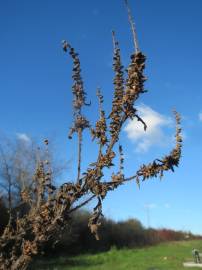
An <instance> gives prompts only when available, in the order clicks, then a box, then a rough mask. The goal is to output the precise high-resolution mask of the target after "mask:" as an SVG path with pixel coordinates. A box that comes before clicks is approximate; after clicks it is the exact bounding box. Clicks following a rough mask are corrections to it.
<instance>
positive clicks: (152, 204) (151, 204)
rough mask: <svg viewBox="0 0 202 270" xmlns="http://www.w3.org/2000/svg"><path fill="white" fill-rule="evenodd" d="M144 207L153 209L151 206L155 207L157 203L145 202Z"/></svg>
mask: <svg viewBox="0 0 202 270" xmlns="http://www.w3.org/2000/svg"><path fill="white" fill-rule="evenodd" d="M144 207H145V208H147V209H153V208H156V207H157V205H156V204H155V203H147V204H145V205H144Z"/></svg>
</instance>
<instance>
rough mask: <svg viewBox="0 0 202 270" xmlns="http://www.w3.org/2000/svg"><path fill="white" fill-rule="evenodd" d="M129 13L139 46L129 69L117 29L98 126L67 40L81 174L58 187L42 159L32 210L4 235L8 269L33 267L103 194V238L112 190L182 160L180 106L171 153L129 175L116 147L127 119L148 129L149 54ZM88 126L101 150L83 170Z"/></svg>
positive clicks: (24, 194)
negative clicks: (144, 108)
mask: <svg viewBox="0 0 202 270" xmlns="http://www.w3.org/2000/svg"><path fill="white" fill-rule="evenodd" d="M126 4H127V2H126ZM127 7H128V5H127ZM128 14H129V21H130V24H131V28H132V33H133V39H134V47H135V50H134V52H133V53H132V55H131V58H130V64H129V66H128V67H127V72H126V74H125V72H124V68H123V65H122V62H121V53H120V48H119V44H118V42H117V41H116V40H115V33H114V32H113V34H112V35H113V45H114V57H113V60H114V64H113V69H114V72H115V76H114V97H113V100H112V109H111V112H110V113H109V116H108V117H106V115H107V114H106V112H105V111H104V109H103V106H102V105H103V96H102V94H101V90H100V89H98V90H97V97H98V101H99V119H98V120H97V121H96V123H95V126H94V127H93V126H92V125H90V121H89V120H88V119H86V117H85V115H84V114H83V108H84V106H90V104H88V103H87V102H86V93H85V91H84V83H83V79H82V76H81V66H80V60H79V55H78V53H77V52H76V51H75V49H74V48H73V47H72V46H71V45H70V44H69V43H68V42H67V41H63V43H62V44H63V50H64V52H65V53H69V54H70V56H71V57H72V60H73V75H72V79H73V82H74V83H73V86H72V93H73V110H74V114H73V117H74V119H73V124H72V127H71V129H70V133H69V138H70V139H71V138H72V136H73V135H76V136H77V137H78V147H77V148H78V165H77V178H76V179H75V180H72V182H67V183H64V184H62V185H61V186H60V187H56V186H55V185H53V181H52V180H53V179H52V170H51V164H50V161H49V160H38V162H37V168H36V172H35V175H34V177H33V187H34V192H30V190H29V189H26V188H25V189H22V190H21V201H22V204H26V205H27V206H28V210H27V212H26V214H24V215H20V214H16V216H14V215H13V214H12V212H11V213H10V218H9V222H8V225H7V226H6V228H5V230H4V232H3V234H2V235H1V238H0V269H2V270H5V269H12V270H16V269H19V270H23V269H27V267H28V265H29V263H30V262H31V260H32V258H33V257H34V256H36V255H38V254H40V253H42V252H43V248H44V245H45V243H47V242H50V241H51V242H52V243H55V242H57V241H58V239H59V236H60V235H61V234H62V231H63V230H65V229H66V228H67V227H68V223H69V220H70V218H71V213H72V212H74V211H76V210H77V209H79V208H81V207H82V206H84V205H86V204H87V203H88V202H90V201H91V200H93V199H97V203H96V205H95V207H94V210H93V213H92V215H91V217H90V219H89V223H88V225H89V228H90V230H91V232H92V233H93V234H94V235H95V237H96V239H99V234H98V229H99V226H100V225H101V217H102V202H103V200H104V198H105V197H106V195H107V193H108V192H109V191H112V190H114V189H116V188H118V187H119V186H120V185H122V184H124V183H125V182H127V181H131V180H135V181H136V182H137V183H138V185H139V184H140V182H141V181H144V180H146V179H149V178H151V177H157V176H160V177H162V176H163V173H164V172H165V171H169V170H171V171H173V170H174V167H176V166H178V163H179V159H180V155H181V142H182V139H181V128H180V116H179V114H178V113H177V112H174V114H175V119H176V135H175V137H176V145H175V147H174V149H173V150H172V151H171V152H170V154H169V155H166V156H165V157H163V158H161V159H155V160H154V161H153V162H151V163H149V164H148V165H146V164H144V165H142V166H141V167H140V168H139V169H138V170H137V171H136V172H134V174H133V175H132V176H125V174H124V166H123V163H124V155H123V149H122V146H121V145H119V147H118V151H116V150H115V149H116V145H117V144H118V142H119V136H120V132H121V130H122V128H123V125H124V123H125V122H126V121H127V120H129V119H130V120H132V119H134V118H136V119H137V120H138V121H140V122H141V123H142V124H143V128H144V129H145V131H146V128H147V126H146V123H145V122H144V120H143V119H142V118H141V117H140V116H139V115H138V111H137V108H136V101H137V100H138V98H139V97H140V95H141V94H143V93H144V92H145V90H144V82H145V80H146V77H145V76H144V74H143V72H144V68H145V60H146V57H145V56H144V54H143V53H142V52H141V51H140V49H139V47H138V45H137V44H138V42H137V35H136V31H135V25H134V23H133V21H132V16H131V13H130V9H129V8H128ZM125 77H126V78H125ZM85 129H89V130H90V132H91V135H92V139H93V140H95V141H96V142H97V143H98V144H99V151H98V153H97V158H96V160H95V161H94V162H93V163H91V164H90V165H89V166H88V168H87V170H86V171H84V172H82V171H81V163H82V139H83V131H84V130H85ZM44 143H45V146H46V147H47V151H48V144H49V142H48V140H45V141H44ZM117 155H118V156H119V160H120V161H119V169H118V172H113V173H112V174H111V177H110V178H109V179H105V176H104V173H103V170H104V169H106V168H109V169H111V168H112V166H113V162H114V159H115V157H116V156H117ZM81 199H83V201H82V202H80V200H81Z"/></svg>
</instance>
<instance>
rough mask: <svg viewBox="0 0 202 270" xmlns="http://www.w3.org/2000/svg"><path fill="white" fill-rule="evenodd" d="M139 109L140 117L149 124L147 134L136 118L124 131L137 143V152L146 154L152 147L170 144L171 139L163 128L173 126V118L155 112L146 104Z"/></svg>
mask: <svg viewBox="0 0 202 270" xmlns="http://www.w3.org/2000/svg"><path fill="white" fill-rule="evenodd" d="M137 109H138V112H139V115H140V117H141V118H142V119H143V120H144V121H145V123H146V124H147V130H146V132H145V131H144V128H143V125H142V123H140V122H138V121H137V119H135V118H134V119H133V120H130V121H129V122H128V124H127V125H126V127H125V129H124V131H125V132H126V133H127V136H128V138H129V139H130V140H131V141H133V142H135V143H136V151H137V152H146V151H148V150H149V148H150V147H151V146H154V145H157V146H163V145H165V144H166V143H168V141H169V140H170V138H168V136H167V135H166V134H165V133H164V131H163V127H169V126H171V124H172V120H171V118H170V117H167V116H164V115H162V114H160V113H158V112H156V111H154V110H153V109H151V108H150V107H149V106H146V105H144V104H141V105H140V106H138V107H137Z"/></svg>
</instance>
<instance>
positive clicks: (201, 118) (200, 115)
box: [198, 112, 202, 122]
mask: <svg viewBox="0 0 202 270" xmlns="http://www.w3.org/2000/svg"><path fill="white" fill-rule="evenodd" d="M198 118H199V121H201V122H202V112H200V113H199V114H198Z"/></svg>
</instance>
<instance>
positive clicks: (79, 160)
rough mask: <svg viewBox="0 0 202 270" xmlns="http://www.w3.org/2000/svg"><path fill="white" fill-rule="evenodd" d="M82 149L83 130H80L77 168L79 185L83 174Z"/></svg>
mask: <svg viewBox="0 0 202 270" xmlns="http://www.w3.org/2000/svg"><path fill="white" fill-rule="evenodd" d="M81 148H82V129H81V128H79V130H78V168H77V183H79V179H80V173H81Z"/></svg>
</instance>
